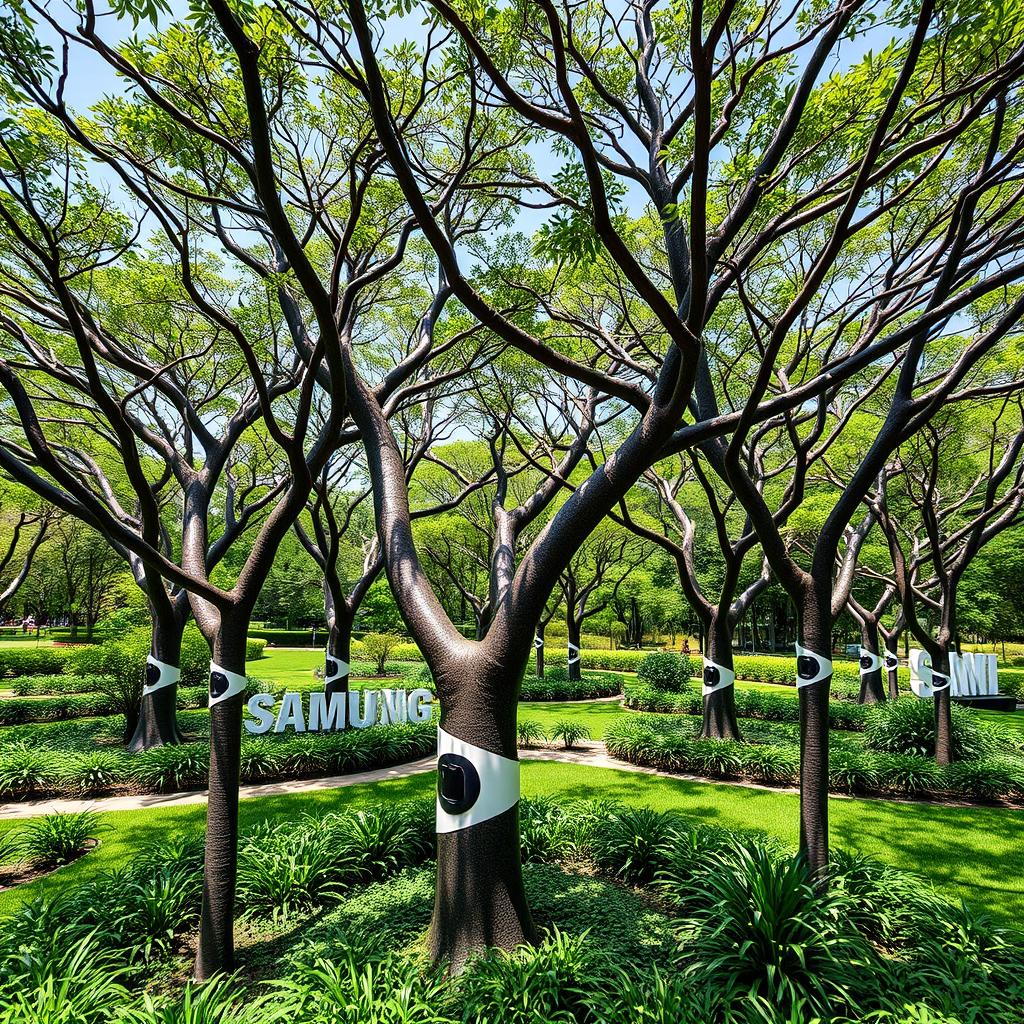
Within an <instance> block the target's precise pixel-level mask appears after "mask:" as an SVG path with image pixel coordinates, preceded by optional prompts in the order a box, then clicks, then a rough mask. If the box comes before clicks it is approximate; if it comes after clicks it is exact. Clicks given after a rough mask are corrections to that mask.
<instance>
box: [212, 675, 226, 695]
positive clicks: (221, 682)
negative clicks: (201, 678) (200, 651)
mask: <svg viewBox="0 0 1024 1024" xmlns="http://www.w3.org/2000/svg"><path fill="white" fill-rule="evenodd" d="M230 685H231V684H230V683H229V682H228V677H227V676H226V675H224V673H223V672H211V673H210V696H211V697H223V696H224V694H225V693H227V692H228V687H229V686H230Z"/></svg>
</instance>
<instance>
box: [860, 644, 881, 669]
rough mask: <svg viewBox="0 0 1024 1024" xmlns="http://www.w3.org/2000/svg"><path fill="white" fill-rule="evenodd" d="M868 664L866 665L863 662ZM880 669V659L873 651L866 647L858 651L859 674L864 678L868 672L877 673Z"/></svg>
mask: <svg viewBox="0 0 1024 1024" xmlns="http://www.w3.org/2000/svg"><path fill="white" fill-rule="evenodd" d="M865 661H866V662H868V664H867V665H865V664H864V662H865ZM881 667H882V659H881V658H880V657H879V656H878V655H877V654H875V652H874V651H871V650H868V648H867V647H862V648H861V649H860V674H861V675H862V676H866V675H867V674H868V673H869V672H877V671H878V670H879V669H880V668H881Z"/></svg>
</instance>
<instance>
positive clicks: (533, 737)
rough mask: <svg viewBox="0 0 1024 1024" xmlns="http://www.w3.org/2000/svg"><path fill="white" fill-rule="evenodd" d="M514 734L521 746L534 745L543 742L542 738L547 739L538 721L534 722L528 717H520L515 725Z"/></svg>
mask: <svg viewBox="0 0 1024 1024" xmlns="http://www.w3.org/2000/svg"><path fill="white" fill-rule="evenodd" d="M516 735H517V737H518V739H519V746H521V747H535V746H537V744H539V743H543V742H544V740H546V739H547V737H546V736H545V735H544V730H543V729H542V728H541V726H540V723H539V722H535V721H533V720H532V719H530V718H523V719H520V721H519V722H518V724H517V725H516Z"/></svg>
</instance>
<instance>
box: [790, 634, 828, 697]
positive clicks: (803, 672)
mask: <svg viewBox="0 0 1024 1024" xmlns="http://www.w3.org/2000/svg"><path fill="white" fill-rule="evenodd" d="M795 646H796V685H797V686H798V687H801V686H813V685H814V684H815V683H820V682H821V681H822V679H827V678H828V677H829V676H830V675H832V662H831V661H829V660H828V658H823V657H822V656H821V655H820V654H816V653H815V652H814V651H811V650H808V649H807V648H806V647H801V646H800V644H796V645H795Z"/></svg>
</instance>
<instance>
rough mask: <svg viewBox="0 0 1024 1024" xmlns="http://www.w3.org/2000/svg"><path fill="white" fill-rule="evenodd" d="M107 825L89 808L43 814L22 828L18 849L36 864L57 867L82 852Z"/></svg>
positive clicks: (24, 856)
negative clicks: (86, 809) (87, 809)
mask: <svg viewBox="0 0 1024 1024" xmlns="http://www.w3.org/2000/svg"><path fill="white" fill-rule="evenodd" d="M108 827H109V826H107V825H104V824H103V823H102V822H101V821H100V819H99V815H97V814H95V813H94V812H92V811H75V812H73V813H70V814H63V813H60V812H58V813H56V814H44V815H43V816H42V817H39V818H30V819H29V820H28V822H27V824H25V825H23V826H22V827H21V829H20V830H19V832H18V842H19V850H20V852H21V855H22V857H23V858H24V859H25V860H30V861H32V862H33V863H34V864H36V865H38V866H39V867H43V868H55V867H59V866H60V865H61V864H67V863H68V862H69V861H72V860H74V859H75V858H76V857H80V856H81V855H82V854H83V853H85V852H86V850H88V849H89V847H90V846H92V845H93V843H94V842H95V840H96V839H97V838H98V836H99V834H100V833H101V832H103V831H105V830H106V829H107V828H108Z"/></svg>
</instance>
